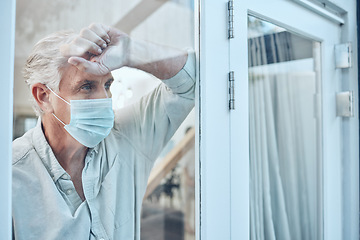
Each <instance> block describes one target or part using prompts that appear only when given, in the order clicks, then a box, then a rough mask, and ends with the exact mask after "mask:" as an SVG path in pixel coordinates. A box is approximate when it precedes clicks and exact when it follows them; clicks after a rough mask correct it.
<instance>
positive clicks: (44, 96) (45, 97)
mask: <svg viewBox="0 0 360 240" xmlns="http://www.w3.org/2000/svg"><path fill="white" fill-rule="evenodd" d="M31 93H32V95H33V97H34V99H35V101H36V102H37V104H38V105H39V107H40V108H41V110H42V111H43V112H44V113H47V112H50V113H52V112H53V107H52V105H51V103H50V90H49V89H48V88H47V87H46V86H45V85H44V84H42V83H35V84H34V85H32V86H31Z"/></svg>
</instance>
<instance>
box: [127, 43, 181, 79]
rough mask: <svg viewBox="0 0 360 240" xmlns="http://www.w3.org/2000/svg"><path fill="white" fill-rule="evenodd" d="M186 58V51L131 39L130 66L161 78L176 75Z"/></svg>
mask: <svg viewBox="0 0 360 240" xmlns="http://www.w3.org/2000/svg"><path fill="white" fill-rule="evenodd" d="M186 60H187V52H186V51H182V50H178V49H175V48H171V47H165V46H161V45H157V44H154V43H150V42H145V41H139V40H131V41H130V54H129V61H128V66H129V67H132V68H137V69H140V70H143V71H145V72H148V73H151V74H152V75H154V76H155V77H157V78H159V79H161V80H164V79H169V78H171V77H173V76H175V75H176V74H177V73H178V72H179V71H180V70H181V69H182V68H183V66H184V65H185V63H186Z"/></svg>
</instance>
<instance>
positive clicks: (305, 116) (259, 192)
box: [248, 16, 322, 240]
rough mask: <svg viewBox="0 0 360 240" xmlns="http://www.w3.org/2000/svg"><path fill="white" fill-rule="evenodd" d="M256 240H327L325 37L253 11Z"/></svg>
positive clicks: (251, 114) (251, 115) (251, 107)
mask: <svg viewBox="0 0 360 240" xmlns="http://www.w3.org/2000/svg"><path fill="white" fill-rule="evenodd" d="M248 49H249V123H250V132H249V138H250V189H251V190H250V230H251V231H250V232H251V235H250V236H251V239H299V240H300V239H314V240H315V239H322V224H321V223H322V207H321V205H322V204H321V202H322V200H321V198H322V196H321V195H322V194H321V192H322V183H321V179H322V172H321V163H322V157H321V106H320V94H321V83H320V71H319V66H320V58H319V56H320V43H319V42H316V41H313V40H311V39H308V38H305V37H303V36H300V35H297V34H294V33H292V32H290V31H288V30H286V29H284V28H281V27H279V26H276V25H274V24H272V23H269V22H266V21H263V20H261V19H258V18H256V17H252V16H249V17H248Z"/></svg>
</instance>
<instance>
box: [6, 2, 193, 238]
mask: <svg viewBox="0 0 360 240" xmlns="http://www.w3.org/2000/svg"><path fill="white" fill-rule="evenodd" d="M194 4H195V3H194V0H171V1H141V0H134V1H126V0H109V1H106V3H105V2H103V1H94V0H91V1H89V0H80V1H69V0H67V1H46V0H39V1H37V3H36V4H34V3H33V2H32V1H27V0H17V6H16V7H17V9H16V11H17V12H16V17H17V18H16V46H15V55H16V58H15V76H14V78H15V79H14V122H15V124H14V130H13V132H14V139H15V138H20V137H21V136H23V134H24V133H25V132H27V131H29V130H30V129H33V128H34V127H35V126H36V124H37V121H38V117H37V116H36V115H35V113H34V111H33V109H32V104H33V102H32V101H29V100H30V99H32V98H33V97H32V95H31V92H30V91H29V88H28V86H27V84H25V82H24V77H23V68H24V65H25V63H26V60H27V58H28V57H29V55H30V53H31V50H32V49H33V46H34V45H35V44H36V43H37V42H38V41H39V40H40V39H42V38H43V37H45V36H47V35H49V34H51V33H54V32H57V31H60V30H69V29H72V30H74V31H75V32H76V33H78V32H79V31H80V30H81V29H82V28H84V27H87V26H89V25H90V24H91V23H93V22H97V23H103V24H105V25H108V26H112V27H115V28H117V29H120V30H121V31H124V32H125V33H127V34H128V35H129V36H130V37H131V38H132V39H136V40H139V41H141V42H146V43H149V44H154V45H157V46H164V47H166V48H168V49H177V50H183V52H186V49H194V18H193V16H194ZM39 6H41V7H39ZM177 50H176V51H177ZM174 51H175V50H174ZM149 52H150V51H149ZM169 52H171V50H169ZM189 52H190V51H189ZM177 53H178V52H177ZM152 54H153V56H157V55H158V54H157V52H153V53H152ZM159 55H160V54H159ZM171 57H174V56H172V55H171V56H170V58H171ZM157 60H159V61H161V60H164V59H157ZM144 65H145V64H144ZM169 65H171V64H169ZM143 70H144V69H143ZM112 76H113V78H114V82H113V83H112V85H111V88H110V91H111V94H112V104H113V110H114V111H115V112H119V113H120V114H122V111H124V112H126V113H129V110H128V109H130V105H135V106H138V105H140V104H139V102H140V101H141V99H144V98H145V97H146V96H148V95H149V94H151V93H154V94H153V95H154V96H155V95H156V93H157V92H156V91H157V90H158V89H159V88H160V87H159V85H160V84H162V82H161V81H160V80H159V79H158V78H156V77H154V76H153V75H152V74H150V73H147V72H145V71H141V70H139V69H135V68H128V67H122V68H120V69H117V70H114V71H112ZM183 76H185V75H183ZM165 83H166V82H165ZM169 85H170V84H169ZM170 88H171V87H170ZM172 88H173V89H172V90H174V88H175V84H174V82H173V87H172ZM179 88H181V86H180V87H179ZM161 89H165V90H161V91H162V92H161V93H162V94H163V95H161V94H159V97H154V98H156V101H157V102H156V101H155V100H154V102H150V101H149V102H147V103H148V104H147V105H146V104H144V105H146V107H145V106H144V108H146V109H147V113H148V114H149V115H151V113H152V111H154V112H155V113H158V115H157V116H165V117H166V116H167V114H168V115H170V114H169V112H166V111H165V109H166V110H168V109H167V108H166V107H168V106H170V107H173V106H174V105H173V104H174V102H179V101H178V100H179V98H177V100H175V99H173V100H171V101H168V102H166V101H165V100H166V97H165V98H164V99H165V100H164V99H163V98H161V96H164V95H165V94H164V93H163V92H166V93H168V94H169V95H170V94H172V93H173V91H171V89H169V88H165V87H163V88H161ZM191 89H194V88H191ZM159 91H160V90H159ZM179 91H180V90H179ZM174 93H175V91H174ZM188 93H191V90H189V89H188V90H186V92H185V93H179V94H188ZM59 95H60V96H61V90H60V94H59ZM189 95H191V94H189ZM156 96H157V95H156ZM166 96H168V95H166ZM172 96H175V95H174V94H172ZM174 98H176V96H175V97H174ZM151 99H153V98H151ZM181 99H182V100H184V99H186V101H188V100H189V99H191V97H190V98H187V97H182V98H181ZM67 100H69V99H67ZM163 100H164V102H162V101H163ZM172 101H173V102H172ZM155 102H156V103H155ZM189 102H190V101H189ZM152 103H154V104H153V105H156V106H155V107H154V108H156V109H155V110H153V109H151V107H152V106H153V105H152ZM159 105H161V106H160V107H159ZM190 105H191V104H189V106H190ZM183 106H184V105H181V106H179V104H178V105H176V106H175V108H174V109H177V110H176V111H172V113H171V114H175V115H181V114H182V113H183V112H184V111H185V112H186V113H188V112H189V114H188V115H186V114H182V116H181V117H182V119H181V120H179V119H176V117H175V118H172V119H167V118H166V120H167V122H166V124H167V123H169V124H170V123H171V124H173V122H175V125H178V124H177V123H180V122H181V121H182V124H181V125H180V126H176V128H177V130H176V131H175V130H174V131H172V130H171V131H169V134H167V135H166V134H165V133H166V132H167V131H168V129H172V128H171V127H167V125H166V124H164V125H161V124H158V123H157V122H156V121H154V124H153V125H154V126H153V128H149V129H148V130H149V132H151V130H152V129H154V132H163V133H164V134H163V135H166V136H164V137H163V139H160V140H159V139H155V140H156V141H154V142H151V141H148V142H147V144H148V145H149V146H150V145H151V146H154V148H152V149H150V150H149V152H151V151H156V153H159V154H157V155H158V157H156V156H155V157H153V158H152V157H149V155H150V153H148V152H141V150H142V146H138V148H137V147H136V146H135V147H133V148H134V149H135V150H133V151H134V152H135V151H138V152H136V153H133V155H137V154H140V155H141V154H142V155H141V156H142V159H140V160H139V159H138V161H137V162H135V161H134V162H131V164H133V165H131V164H128V165H129V166H128V167H130V168H132V167H133V168H136V169H137V170H139V169H141V170H139V171H138V172H136V170H133V169H132V170H129V171H127V172H126V174H125V175H129V173H131V174H132V173H133V174H134V177H133V178H132V179H130V181H129V182H124V183H121V184H123V186H122V187H119V188H118V190H119V191H118V192H117V193H114V196H115V195H116V194H117V195H122V196H124V195H126V196H127V197H128V198H127V199H125V200H124V201H122V202H125V203H126V204H127V205H126V207H125V209H124V211H120V212H119V213H115V210H114V209H112V207H111V206H108V205H109V204H111V201H112V200H111V199H110V200H108V201H104V202H102V203H101V207H100V210H98V212H100V214H99V215H101V214H102V213H104V214H105V213H106V211H108V212H111V213H112V214H117V216H115V217H114V218H118V219H115V220H119V221H118V222H116V223H115V226H114V227H113V226H111V227H113V228H114V232H115V231H117V232H120V233H119V235H118V236H121V238H122V239H135V238H136V239H137V238H138V233H137V231H138V230H139V229H140V232H141V234H140V236H141V239H143V240H146V239H151V240H153V239H169V240H170V239H171V240H174V239H175V240H176V239H186V240H191V239H195V183H194V182H195V153H194V148H195V142H194V135H195V130H194V126H195V111H194V110H191V107H189V108H188V109H187V110H185V108H187V107H185V108H183ZM162 107H163V108H162ZM170 107H168V108H170ZM177 107H178V108H177ZM139 108H140V107H139ZM159 108H161V109H160V110H159ZM156 110H158V111H159V112H156ZM171 110H173V109H171ZM190 110H191V111H190ZM144 112H145V111H144ZM144 115H145V114H144ZM165 117H164V118H163V119H165ZM154 118H155V117H154ZM136 120H138V119H133V122H136ZM142 120H144V121H143V122H141V121H138V122H141V123H144V125H146V123H147V122H151V121H152V120H154V119H150V117H149V118H146V119H145V117H144V119H142ZM155 120H156V119H155ZM64 122H65V123H66V121H64ZM129 122H131V121H129ZM158 122H160V121H158ZM127 123H128V122H127ZM129 125H131V124H129ZM139 125H141V124H140V123H139ZM142 130H143V129H141V130H140V131H138V132H141V133H143V132H142ZM30 131H31V130H30ZM170 132H171V134H170ZM149 135H151V134H149ZM126 137H129V136H126ZM142 137H143V135H141V134H139V136H137V138H136V140H139V142H141V141H142V140H141V139H144V138H142ZM130 138H131V137H130ZM129 141H131V140H129ZM130 145H131V144H129V146H130ZM135 145H136V143H135ZM139 145H141V144H139ZM143 145H145V144H143ZM158 146H161V147H159V149H158ZM129 148H131V147H129ZM149 148H150V147H149ZM139 149H140V150H139ZM123 151H125V152H126V151H127V149H120V150H119V152H120V154H118V155H119V156H122V155H124V156H125V154H121V152H123ZM118 158H120V160H118ZM149 159H150V161H149V162H151V164H149V162H148V160H149ZM116 160H118V161H120V162H121V161H123V162H129V161H130V160H129V159H125V157H124V159H122V158H121V157H117V158H116ZM141 164H143V165H144V166H140V165H141ZM123 165H126V164H123ZM123 165H121V166H123ZM145 165H146V166H145ZM148 165H149V166H150V167H149V168H148ZM139 166H140V167H139ZM141 167H144V168H141ZM119 168H120V169H121V167H119ZM150 169H153V170H152V172H151V173H150ZM62 170H63V169H62ZM148 170H149V171H148ZM110 171H111V170H110ZM110 171H108V172H106V173H104V174H103V173H101V174H100V175H101V177H104V178H105V177H106V175H107V174H108V173H109V174H110V173H111V172H110ZM102 174H103V175H104V176H102ZM49 179H51V178H49ZM148 179H149V180H148ZM67 180H69V179H67ZM102 180H104V179H102ZM104 181H105V180H104ZM104 181H103V182H101V184H99V183H96V184H95V183H94V185H97V184H99V185H101V186H103V185H104V184H105V183H104ZM131 181H133V182H131ZM119 182H120V181H119ZM134 182H135V183H134ZM138 182H141V183H142V182H143V183H144V186H145V187H146V186H147V183H149V187H148V188H147V189H145V187H144V186H139V184H138ZM49 184H53V185H54V188H55V189H56V188H61V186H65V185H64V184H67V186H69V187H70V186H72V183H71V181H70V180H69V181H67V182H66V181H65V179H64V183H61V184H60V185H61V186H60V185H59V186H60V187H59V186H58V185H57V183H49ZM80 185H81V184H80ZM110 185H111V184H110ZM119 186H120V185H119ZM128 186H131V190H130V191H132V192H131V193H129V192H128V191H127V189H130V187H128ZM84 189H85V188H84ZM123 189H125V190H123ZM65 190H66V189H65ZM65 190H64V191H63V192H65V193H66V194H67V193H70V191H65ZM100 191H101V190H100ZM59 192H60V193H61V194H62V195H61V196H64V200H65V202H66V204H65V202H64V204H63V206H66V207H68V206H69V204H72V203H71V200H68V199H67V197H66V196H65V195H66V194H63V192H62V191H60V190H59ZM85 195H86V194H85ZM24 199H25V198H24ZM49 199H50V197H49ZM61 200H62V199H61ZM41 201H42V199H41ZM69 202H70V203H69ZM83 204H87V203H86V201H83V202H82V203H81V205H83ZM117 205H124V204H122V203H121V202H117ZM29 206H31V205H29ZM139 206H140V207H139ZM70 208H71V211H75V210H77V209H80V207H79V208H78V206H76V207H70ZM89 209H90V210H89V211H92V210H91V209H92V208H91V206H90V207H89ZM109 209H110V210H111V211H110V210H109ZM65 210H67V209H65ZM65 210H64V211H65ZM44 211H45V210H44ZM130 211H131V213H129V214H128V213H127V212H130ZM48 212H51V211H48ZM39 214H41V213H39ZM77 214H78V213H77ZM86 214H87V213H86ZM91 214H92V213H91ZM91 214H90V215H91ZM78 215H79V216H80V215H81V214H78ZM128 215H130V216H132V219H131V217H130V218H127V216H128ZM86 216H87V215H86ZM134 216H135V217H134ZM91 217H94V215H91ZM87 219H88V220H89V221H91V220H92V219H91V218H90V217H88V218H87ZM129 219H130V220H129ZM115 220H114V221H115ZM140 222H141V223H140ZM102 223H103V224H104V225H105V223H104V222H102ZM65 225H67V226H70V225H71V224H70V223H66V224H64V226H65ZM113 225H114V224H113ZM140 226H141V227H140ZM86 227H87V225H86V226H84V228H86ZM104 228H105V229H106V231H107V228H108V227H107V226H104ZM133 228H134V232H136V237H133V238H131V237H129V235H126V236H125V237H122V235H121V234H124V233H123V232H126V231H127V230H126V229H133ZM123 229H125V230H123ZM93 231H95V230H93V229H92V228H91V229H89V234H93V235H94V236H96V239H98V238H99V239H100V237H99V236H98V235H97V234H96V232H93ZM39 232H41V231H40V230H39ZM35 237H36V236H35ZM56 237H57V238H62V237H61V236H56ZM72 238H76V237H75V235H74V236H72ZM104 238H105V239H108V238H109V239H113V237H112V236H111V235H109V236H108V237H104ZM39 239H42V238H41V237H39ZM44 239H46V238H44ZM63 239H69V238H66V237H63ZM79 239H87V238H86V237H82V238H79ZM91 239H92V238H91Z"/></svg>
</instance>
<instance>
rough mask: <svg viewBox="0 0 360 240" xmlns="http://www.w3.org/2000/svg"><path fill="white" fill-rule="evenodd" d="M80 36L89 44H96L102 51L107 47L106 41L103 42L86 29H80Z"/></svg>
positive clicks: (95, 34) (94, 33)
mask: <svg viewBox="0 0 360 240" xmlns="http://www.w3.org/2000/svg"><path fill="white" fill-rule="evenodd" d="M80 36H81V37H82V38H85V39H87V40H89V41H90V42H93V43H95V44H97V45H98V46H99V47H100V48H103V49H104V48H106V47H107V43H106V41H105V40H103V39H102V38H101V37H100V36H99V35H98V34H97V33H96V32H94V31H92V30H90V29H88V28H84V29H82V30H81V32H80Z"/></svg>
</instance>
